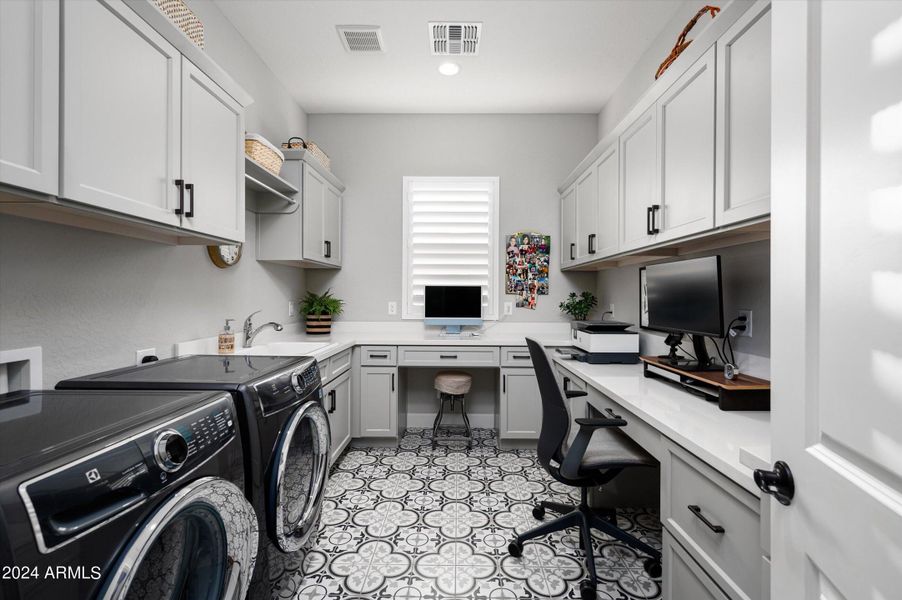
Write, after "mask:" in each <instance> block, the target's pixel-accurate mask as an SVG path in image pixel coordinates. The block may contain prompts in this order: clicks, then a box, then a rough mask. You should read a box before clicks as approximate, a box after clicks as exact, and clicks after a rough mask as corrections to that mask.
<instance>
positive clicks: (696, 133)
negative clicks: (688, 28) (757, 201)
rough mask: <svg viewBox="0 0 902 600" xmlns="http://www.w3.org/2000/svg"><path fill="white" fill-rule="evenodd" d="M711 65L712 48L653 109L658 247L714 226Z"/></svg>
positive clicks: (653, 219)
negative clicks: (658, 201)
mask: <svg viewBox="0 0 902 600" xmlns="http://www.w3.org/2000/svg"><path fill="white" fill-rule="evenodd" d="M714 61H715V48H714V46H712V47H711V48H710V49H709V50H708V51H707V52H705V54H704V55H702V57H701V58H700V59H699V60H697V61H696V62H695V64H693V65H692V66H691V67H689V70H688V71H686V72H685V73H684V74H683V75H682V76H681V77H680V78H679V79H678V80H677V81H676V82H675V83H674V84H673V85H672V86H671V87H670V88H669V89H668V90H667V91H666V92H665V93H664V95H663V96H661V98H659V99H658V102H657V104H656V110H657V117H658V124H657V126H658V148H659V152H660V165H659V168H658V173H659V181H660V186H661V188H660V189H661V193H660V208H659V209H653V210H652V214H651V230H652V231H653V232H655V233H656V238H655V239H656V241H658V242H662V241H666V240H671V239H674V238H678V237H683V236H686V235H690V234H693V233H698V232H701V231H705V230H706V229H711V228H712V227H713V226H714V94H715V89H714Z"/></svg>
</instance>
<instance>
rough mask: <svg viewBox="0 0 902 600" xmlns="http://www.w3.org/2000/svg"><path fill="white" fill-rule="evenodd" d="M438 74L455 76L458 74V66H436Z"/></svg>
mask: <svg viewBox="0 0 902 600" xmlns="http://www.w3.org/2000/svg"><path fill="white" fill-rule="evenodd" d="M438 72H439V73H441V74H442V75H448V76H449V77H450V76H451V75H457V74H458V73H460V65H459V64H457V63H453V62H444V63H442V64H440V65H439V66H438Z"/></svg>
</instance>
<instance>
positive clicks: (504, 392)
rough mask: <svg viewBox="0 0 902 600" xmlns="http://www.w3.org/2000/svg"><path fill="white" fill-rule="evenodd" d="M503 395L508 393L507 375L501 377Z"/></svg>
mask: <svg viewBox="0 0 902 600" xmlns="http://www.w3.org/2000/svg"><path fill="white" fill-rule="evenodd" d="M501 393H502V394H506V393H507V375H502V376H501Z"/></svg>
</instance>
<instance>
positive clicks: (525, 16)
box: [217, 0, 681, 113]
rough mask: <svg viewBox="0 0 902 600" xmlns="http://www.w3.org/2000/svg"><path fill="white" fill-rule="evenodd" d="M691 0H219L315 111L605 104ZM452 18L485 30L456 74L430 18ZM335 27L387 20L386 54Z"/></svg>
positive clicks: (523, 109)
mask: <svg viewBox="0 0 902 600" xmlns="http://www.w3.org/2000/svg"><path fill="white" fill-rule="evenodd" d="M680 4H681V2H679V1H676V0H526V1H522V0H521V1H514V0H458V1H445V0H258V1H255V2H250V1H247V0H217V5H218V6H219V8H220V9H221V10H222V11H223V13H225V15H226V16H227V17H228V18H229V20H230V21H231V22H232V23H233V24H234V26H235V27H236V28H237V29H238V31H239V32H241V34H242V35H243V36H244V37H245V38H246V39H247V41H248V42H250V44H251V45H252V46H253V47H254V48H255V49H256V50H257V52H258V54H259V55H260V56H261V57H262V59H263V60H264V61H265V62H266V63H267V64H268V65H269V67H270V68H271V69H272V70H273V72H274V73H275V74H276V76H277V77H278V78H279V79H280V80H281V81H282V82H283V83H284V84H285V86H286V87H287V88H288V90H289V91H290V92H291V93H292V94H293V95H294V97H295V98H296V100H297V101H298V103H300V105H301V106H302V107H304V109H305V110H307V111H308V112H310V113H595V112H598V111H599V110H600V109H601V107H602V106H603V105H604V103H605V102H606V101H607V100H608V98H609V97H610V96H611V94H612V93H613V92H614V90H616V89H617V86H618V84H619V83H620V82H621V81H622V80H623V78H624V76H625V75H626V74H627V73H628V72H629V70H630V68H631V67H632V66H633V65H634V64H635V63H636V61H637V60H638V59H639V57H640V56H641V55H642V53H643V52H644V50H645V49H646V48H647V47H648V45H649V44H650V43H651V41H652V39H654V38H655V36H657V35H658V33H659V32H660V31H661V29H662V27H663V26H664V24H665V23H666V22H667V21H668V20H669V19H670V18H671V17H672V16H673V14H674V12H675V11H676V10H677V8H679V6H680ZM452 20H456V21H481V22H483V23H484V29H483V36H482V42H481V45H480V52H479V55H478V56H475V57H455V58H454V59H453V60H455V61H456V62H458V63H459V64H460V66H461V71H460V74H458V75H456V76H454V77H445V76H443V75H440V74H439V72H438V65H439V64H440V63H441V62H443V61H444V60H446V58H443V57H438V56H432V55H431V54H430V51H429V40H428V31H427V26H426V23H427V22H429V21H452ZM336 25H380V26H381V27H382V35H383V40H384V44H385V49H386V52H385V54H379V55H360V54H358V55H355V54H349V53H347V52H346V51H345V50H344V48H343V47H342V44H341V40H340V39H339V36H338V33H337V32H336V29H335V26H336ZM652 76H653V75H652V74H651V73H649V78H651V77H652Z"/></svg>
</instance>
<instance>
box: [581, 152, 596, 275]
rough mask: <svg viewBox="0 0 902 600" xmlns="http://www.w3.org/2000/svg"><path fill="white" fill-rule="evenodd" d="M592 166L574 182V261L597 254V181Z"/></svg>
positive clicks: (594, 167) (593, 166) (587, 258)
mask: <svg viewBox="0 0 902 600" xmlns="http://www.w3.org/2000/svg"><path fill="white" fill-rule="evenodd" d="M596 167H597V164H593V165H592V166H591V167H589V169H588V170H587V171H586V172H585V173H583V174H582V175H581V176H580V177H579V179H577V180H576V260H577V262H584V261H587V260H590V259H592V258H593V257H594V256H595V255H596V254H597V253H598V229H597V226H598V179H597V176H596V172H595V169H596Z"/></svg>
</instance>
